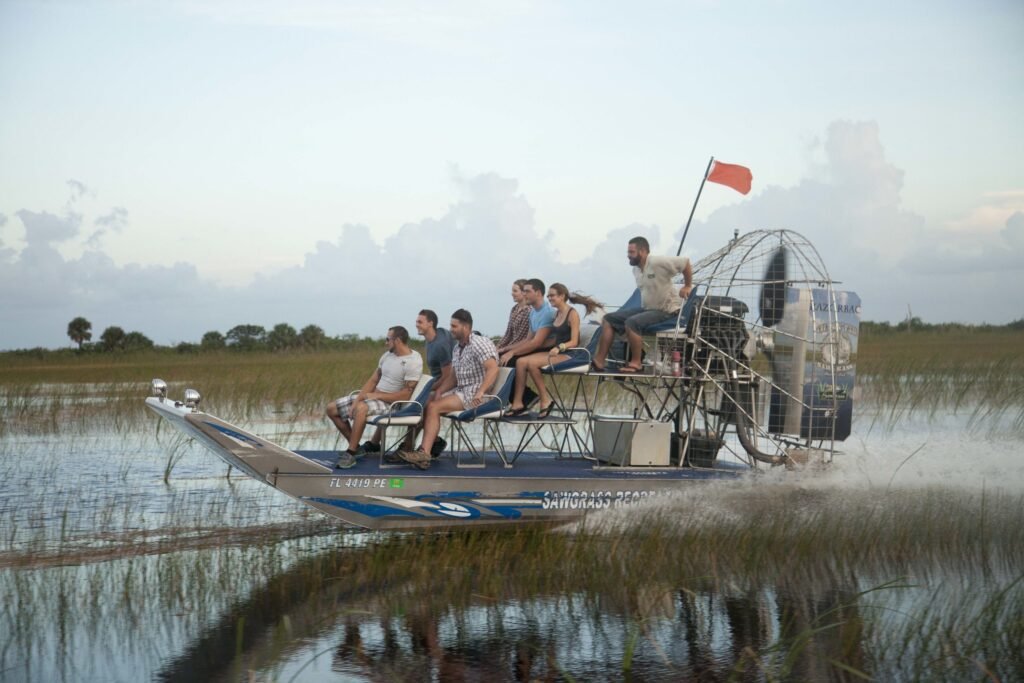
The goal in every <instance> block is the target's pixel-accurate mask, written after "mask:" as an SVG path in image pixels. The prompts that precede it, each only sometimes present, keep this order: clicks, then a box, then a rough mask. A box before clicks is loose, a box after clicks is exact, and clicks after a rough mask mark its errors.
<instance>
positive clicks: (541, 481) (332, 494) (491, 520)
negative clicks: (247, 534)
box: [147, 398, 748, 529]
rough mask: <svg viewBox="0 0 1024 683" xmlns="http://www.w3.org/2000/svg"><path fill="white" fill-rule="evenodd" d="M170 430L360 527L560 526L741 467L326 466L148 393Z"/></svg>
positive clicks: (325, 455) (552, 459)
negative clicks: (593, 513)
mask: <svg viewBox="0 0 1024 683" xmlns="http://www.w3.org/2000/svg"><path fill="white" fill-rule="evenodd" d="M147 404H148V405H149V407H150V408H152V409H153V410H154V411H155V412H157V413H158V414H159V415H160V416H161V417H163V418H165V419H167V420H168V421H169V422H170V423H171V424H173V425H174V426H175V427H177V428H178V429H180V430H181V431H183V432H184V433H186V434H187V435H189V436H192V437H194V438H196V439H197V440H199V441H200V442H201V443H203V444H204V445H205V446H207V447H208V448H209V449H210V450H211V451H213V452H214V453H215V454H217V455H218V456H219V457H220V458H221V459H222V460H224V461H225V462H227V463H228V464H230V465H232V466H233V467H236V468H238V469H239V470H241V471H242V472H244V473H246V474H247V475H249V476H251V477H253V478H254V479H257V480H259V481H261V482H263V483H265V484H267V485H269V486H272V487H274V488H276V489H277V490H279V491H281V492H282V493H284V494H287V495H289V496H291V497H293V498H295V499H296V500H298V501H300V502H302V503H304V504H306V505H308V506H310V507H312V508H314V509H316V510H318V511H320V512H322V513H324V514H327V515H330V516H332V517H335V518H337V519H340V520H342V521H343V522H346V523H348V524H353V525H356V526H360V527H364V528H368V529H452V528H468V527H485V526H486V527H495V526H507V525H521V524H549V525H557V524H565V523H569V522H573V521H576V520H579V519H581V518H582V517H584V516H585V515H587V514H589V513H592V512H595V511H600V510H614V509H621V508H628V507H632V506H635V505H638V504H641V503H644V502H647V501H650V500H651V499H653V498H656V497H659V496H665V495H670V494H672V493H674V492H678V491H680V490H681V489H683V488H685V487H686V486H687V485H693V484H695V483H699V482H707V481H712V480H721V479H735V478H737V477H739V476H742V475H743V474H744V473H745V472H746V471H748V470H747V469H746V468H745V467H742V466H735V467H729V466H726V465H719V466H716V467H715V468H691V467H666V468H652V467H601V466H595V463H594V461H592V460H588V459H584V458H580V457H575V458H560V457H558V456H557V455H556V454H554V453H550V452H527V453H523V454H522V455H521V456H520V458H519V460H518V461H517V462H516V463H515V465H514V466H513V467H506V466H505V464H504V463H503V462H502V461H501V459H500V458H499V457H498V456H497V454H494V453H485V454H483V458H482V461H480V462H479V463H477V464H478V466H474V467H465V466H462V467H460V466H459V463H458V462H457V460H456V459H455V458H452V457H442V458H439V459H437V460H435V461H434V462H433V463H432V465H431V467H430V468H429V469H427V470H425V471H421V470H417V469H414V468H411V467H405V466H397V467H396V466H394V465H388V464H386V463H383V462H381V460H380V458H379V457H377V456H364V457H363V458H361V459H360V460H359V462H358V463H357V465H356V466H355V467H352V468H349V469H344V470H339V469H336V468H335V467H334V462H335V460H336V459H337V456H338V454H337V452H333V451H289V450H287V449H285V448H282V447H280V446H278V445H276V444H273V443H271V442H269V441H267V440H265V439H263V438H261V437H259V436H256V435H253V434H250V433H248V432H246V431H244V430H242V429H240V428H238V427H236V426H234V425H231V424H229V423H227V422H224V421H223V420H220V419H218V418H216V417H214V416H212V415H209V414H206V413H203V412H199V411H194V410H192V409H191V408H188V407H186V406H183V405H181V404H175V403H173V402H170V401H166V400H165V401H160V400H159V399H156V398H150V399H148V400H147Z"/></svg>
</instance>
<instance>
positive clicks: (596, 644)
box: [157, 541, 866, 681]
mask: <svg viewBox="0 0 1024 683" xmlns="http://www.w3.org/2000/svg"><path fill="white" fill-rule="evenodd" d="M566 542H567V543H568V542H569V541H566ZM375 550H376V549H375ZM397 551H400V547H391V548H388V549H385V550H384V552H385V553H386V554H391V553H392V552H397ZM370 552H373V551H370ZM362 559H366V558H362ZM356 561H360V558H357V559H356ZM339 564H340V565H343V564H344V561H340V560H339V558H332V557H330V556H329V555H328V556H327V557H318V558H315V559H312V560H308V561H306V562H304V563H300V564H299V565H298V566H296V567H295V568H293V569H291V570H290V571H288V572H285V573H283V574H281V575H279V576H277V577H275V578H274V579H272V580H270V581H269V582H267V584H266V585H265V586H263V587H262V588H261V589H259V590H257V591H255V592H254V593H253V594H252V595H251V597H250V598H249V599H248V600H247V601H245V602H244V603H242V604H241V605H239V606H238V607H236V608H235V609H234V610H232V611H230V612H229V613H227V614H225V615H224V616H223V618H222V619H221V620H220V621H218V622H217V623H215V624H212V625H211V626H210V627H209V628H207V629H204V632H203V633H202V634H201V635H200V637H198V638H197V639H195V640H194V641H193V643H192V644H191V645H190V646H189V647H188V649H187V650H186V651H185V652H184V653H182V655H181V656H179V657H176V658H174V659H173V660H171V661H169V662H168V663H167V665H166V666H165V667H163V668H162V669H161V670H160V671H159V673H158V675H157V678H158V679H159V680H162V681H187V680H190V679H194V678H195V677H196V676H199V677H200V678H202V679H204V680H237V679H238V678H239V677H240V674H241V673H242V672H255V675H254V677H255V678H256V679H257V680H309V681H315V680H366V681H374V680H439V681H467V680H469V681H477V680H480V681H532V680H562V679H565V678H568V677H572V678H574V679H577V680H614V679H619V678H621V677H624V676H625V677H626V678H632V679H633V680H667V679H677V680H678V679H679V678H685V679H688V680H708V681H713V680H726V679H729V678H735V679H737V680H762V679H763V678H764V674H765V667H768V668H770V669H771V671H773V672H775V673H782V674H784V675H785V676H787V677H789V678H791V679H793V680H847V679H851V677H850V676H849V675H848V673H849V672H848V668H854V669H857V670H859V671H863V670H865V665H866V659H865V656H864V653H863V646H862V638H863V630H864V626H863V622H862V619H861V616H860V612H859V610H860V608H859V596H858V594H857V593H858V591H857V590H856V588H855V587H853V586H842V584H844V583H846V581H847V580H845V579H839V580H838V583H839V584H840V586H835V585H834V586H832V587H829V588H821V587H818V588H815V589H809V587H807V586H800V587H796V586H789V585H786V582H783V583H781V584H779V585H775V586H767V587H764V588H761V589H751V590H746V591H735V590H730V589H728V588H727V587H724V586H716V585H714V584H713V583H711V582H707V581H695V582H694V583H693V584H692V587H682V586H679V587H673V586H671V585H670V584H668V583H665V582H662V581H659V580H657V579H656V578H655V577H637V579H636V584H637V590H636V591H630V592H628V593H627V594H625V595H624V596H618V595H616V594H614V593H613V594H610V595H606V594H596V595H595V594H591V593H588V592H586V591H581V592H567V593H564V594H560V595H543V594H542V595H537V594H536V591H535V590H531V589H530V588H529V587H528V586H526V585H523V582H521V581H517V580H516V578H515V577H514V576H512V577H509V578H508V581H507V584H506V592H507V595H505V596H484V595H469V596H466V597H465V598H464V599H456V600H454V601H445V602H444V604H441V603H438V602H436V601H433V600H431V599H429V598H426V597H425V598H424V599H422V600H421V601H418V602H417V603H415V604H405V605H401V606H396V605H394V604H393V602H392V600H391V599H390V598H389V596H388V595H387V594H388V593H389V591H390V590H391V589H392V586H390V585H387V584H385V585H379V586H375V585H372V584H369V583H366V582H359V581H355V582H352V581H346V580H344V579H343V578H341V577H339V578H338V580H335V581H327V582H324V581H322V579H321V577H322V576H323V574H324V572H325V570H326V571H327V573H331V571H330V570H331V569H335V568H336V567H337V566H338V565H339ZM437 581H438V582H439V583H440V582H443V581H444V579H443V577H439V578H438V579H437ZM572 587H575V588H578V586H573V582H572V581H571V580H570V581H568V582H566V588H572ZM429 588H430V586H420V587H419V589H420V590H422V591H423V592H424V593H425V594H426V593H428V589H429ZM523 594H531V595H530V596H529V597H526V595H523ZM774 647H778V648H779V654H780V656H779V657H773V656H772V649H773V648H774ZM232 651H233V652H234V656H233V657H230V656H225V653H228V652H232ZM783 652H785V659H787V660H788V661H782V660H783V657H782V656H781V655H782V653H783ZM773 659H775V660H777V661H772V660H773Z"/></svg>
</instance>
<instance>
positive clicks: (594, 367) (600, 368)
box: [590, 361, 605, 372]
mask: <svg viewBox="0 0 1024 683" xmlns="http://www.w3.org/2000/svg"><path fill="white" fill-rule="evenodd" d="M590 369H591V370H593V371H594V372H604V370H605V368H604V366H603V365H598V364H597V363H595V362H594V361H590Z"/></svg>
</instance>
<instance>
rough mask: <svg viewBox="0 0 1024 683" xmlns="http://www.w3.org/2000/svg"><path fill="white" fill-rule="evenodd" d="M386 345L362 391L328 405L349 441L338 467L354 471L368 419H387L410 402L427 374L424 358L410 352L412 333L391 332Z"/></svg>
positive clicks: (397, 326) (396, 329)
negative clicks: (399, 405) (400, 404)
mask: <svg viewBox="0 0 1024 683" xmlns="http://www.w3.org/2000/svg"><path fill="white" fill-rule="evenodd" d="M384 343H385V344H386V345H387V347H388V350H387V351H385V352H384V355H382V356H381V357H380V360H379V361H377V369H376V370H374V372H373V374H372V375H370V378H369V379H368V380H366V383H365V384H363V386H362V388H361V389H360V390H359V391H358V392H357V393H354V394H350V395H349V396H343V397H342V398H339V399H338V400H336V401H332V402H330V403H328V404H327V417H329V418H330V420H331V422H333V423H334V426H335V427H337V428H338V431H339V432H341V435H342V436H344V437H345V439H346V440H347V441H348V450H345V451H342V452H341V454H340V457H339V458H338V464H337V467H340V468H349V467H352V466H353V465H355V464H356V458H358V457H359V456H360V455H362V454H363V452H364V451H363V447H362V446H360V445H359V438H360V437H361V436H362V435H363V430H364V429H365V428H366V418H368V417H370V416H372V415H383V414H384V413H386V412H387V411H388V410H389V409H390V408H391V404H392V403H394V402H395V401H408V400H409V398H410V397H411V396H412V391H413V389H415V388H416V383H417V382H419V379H420V375H422V374H423V357H422V356H420V354H419V353H418V352H417V351H413V350H412V349H411V348H409V331H408V330H406V329H405V328H404V327H402V326H401V325H396V326H395V327H392V328H390V329H389V330H388V333H387V336H385V337H384ZM350 422H351V424H350Z"/></svg>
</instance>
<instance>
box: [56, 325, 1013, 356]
mask: <svg viewBox="0 0 1024 683" xmlns="http://www.w3.org/2000/svg"><path fill="white" fill-rule="evenodd" d="M860 330H861V334H862V335H864V336H872V335H879V336H884V335H896V334H913V333H915V332H938V333H947V332H1015V331H1016V332H1020V331H1024V318H1021V319H1018V320H1014V321H1013V322H1010V323H1007V324H1005V325H989V324H987V323H983V324H981V325H966V324H964V323H926V322H924V321H923V320H921V319H920V318H917V317H913V318H908V319H907V320H904V321H903V322H900V323H890V322H873V321H870V320H864V321H862V322H861V324H860ZM67 334H68V338H69V339H71V341H72V342H74V343H75V344H78V349H79V351H80V352H100V353H111V352H118V351H140V350H145V349H154V348H168V347H159V346H157V345H156V344H154V343H153V340H151V339H150V338H149V337H147V336H146V335H144V334H143V333H141V332H135V331H132V332H125V331H124V330H123V329H122V328H120V327H118V326H116V325H113V326H111V327H108V328H106V329H105V330H103V333H102V334H101V335H100V337H99V340H98V341H97V342H96V343H92V323H91V322H89V321H88V320H87V319H85V318H83V317H81V316H78V317H76V318H75V319H73V320H72V321H71V322H69V323H68V330H67ZM376 341H377V340H375V339H373V338H372V337H360V336H359V335H356V334H344V335H341V336H339V337H328V336H327V334H326V333H325V332H324V331H323V329H322V328H321V327H319V326H317V325H306V326H305V327H303V328H302V329H301V330H298V331H296V329H295V328H294V327H292V326H291V325H289V324H288V323H278V324H277V325H274V327H273V328H271V329H270V330H269V331H268V330H267V329H266V328H264V327H263V326H262V325H235V326H234V327H232V328H231V329H230V330H228V331H227V332H226V333H224V334H222V333H220V332H219V331H217V330H211V331H209V332H207V333H206V334H204V335H203V337H202V339H201V340H200V341H199V342H198V343H193V342H181V343H180V344H177V345H176V346H174V347H170V348H173V349H175V350H177V351H178V352H179V353H203V352H212V351H240V352H247V351H275V352H285V351H320V350H328V349H350V348H352V347H353V346H356V345H362V344H368V343H375V342H376Z"/></svg>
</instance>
